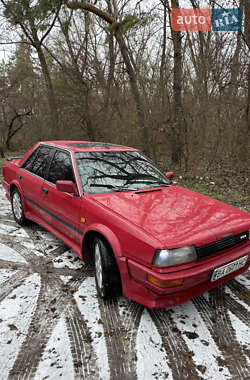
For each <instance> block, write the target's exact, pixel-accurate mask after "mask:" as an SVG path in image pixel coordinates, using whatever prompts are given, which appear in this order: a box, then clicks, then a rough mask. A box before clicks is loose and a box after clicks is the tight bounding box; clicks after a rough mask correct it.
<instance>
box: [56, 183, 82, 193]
mask: <svg viewBox="0 0 250 380" xmlns="http://www.w3.org/2000/svg"><path fill="white" fill-rule="evenodd" d="M56 189H57V190H58V191H62V192H63V193H69V194H73V195H77V194H78V192H77V188H76V185H75V184H74V183H73V182H72V181H56Z"/></svg>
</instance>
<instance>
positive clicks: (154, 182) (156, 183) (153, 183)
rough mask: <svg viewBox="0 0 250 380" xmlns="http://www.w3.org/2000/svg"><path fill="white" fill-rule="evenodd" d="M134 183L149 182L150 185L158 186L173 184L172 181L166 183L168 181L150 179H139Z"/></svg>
mask: <svg viewBox="0 0 250 380" xmlns="http://www.w3.org/2000/svg"><path fill="white" fill-rule="evenodd" d="M134 183H145V184H149V185H156V186H157V187H169V186H170V185H171V183H166V182H156V181H150V180H144V181H142V180H139V181H136V182H134Z"/></svg>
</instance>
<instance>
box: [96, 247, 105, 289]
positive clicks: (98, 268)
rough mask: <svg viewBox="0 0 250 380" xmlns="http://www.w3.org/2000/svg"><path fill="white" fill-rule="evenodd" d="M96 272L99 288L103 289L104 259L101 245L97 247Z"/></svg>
mask: <svg viewBox="0 0 250 380" xmlns="http://www.w3.org/2000/svg"><path fill="white" fill-rule="evenodd" d="M95 271H96V279H97V284H98V286H99V288H100V289H101V288H102V282H103V276H102V259H101V252H100V247H99V244H98V243H96V245H95Z"/></svg>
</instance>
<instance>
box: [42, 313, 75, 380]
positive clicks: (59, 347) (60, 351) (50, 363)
mask: <svg viewBox="0 0 250 380" xmlns="http://www.w3.org/2000/svg"><path fill="white" fill-rule="evenodd" d="M60 378H61V379H67V380H71V379H72V380H73V379H74V368H73V364H72V354H71V351H70V341H69V337H68V334H67V326H66V323H65V320H64V316H62V317H61V318H60V320H59V322H58V324H57V325H56V327H55V329H54V330H53V333H52V335H51V337H50V339H49V341H48V343H47V346H46V348H45V351H44V353H43V356H42V358H41V361H40V363H39V366H38V368H37V371H36V375H35V379H34V380H41V379H48V380H49V379H51V380H52V379H53V380H55V379H60Z"/></svg>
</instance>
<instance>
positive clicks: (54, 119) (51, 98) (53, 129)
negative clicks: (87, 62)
mask: <svg viewBox="0 0 250 380" xmlns="http://www.w3.org/2000/svg"><path fill="white" fill-rule="evenodd" d="M35 48H36V51H37V54H38V58H39V61H40V64H41V68H42V73H43V77H44V81H45V86H46V91H47V97H48V105H49V109H50V138H52V139H58V137H59V125H58V112H57V105H56V98H55V93H54V88H53V85H52V81H51V76H50V72H49V68H48V65H47V62H46V59H45V56H44V53H43V50H42V47H41V46H40V43H39V42H38V43H37V44H35Z"/></svg>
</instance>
